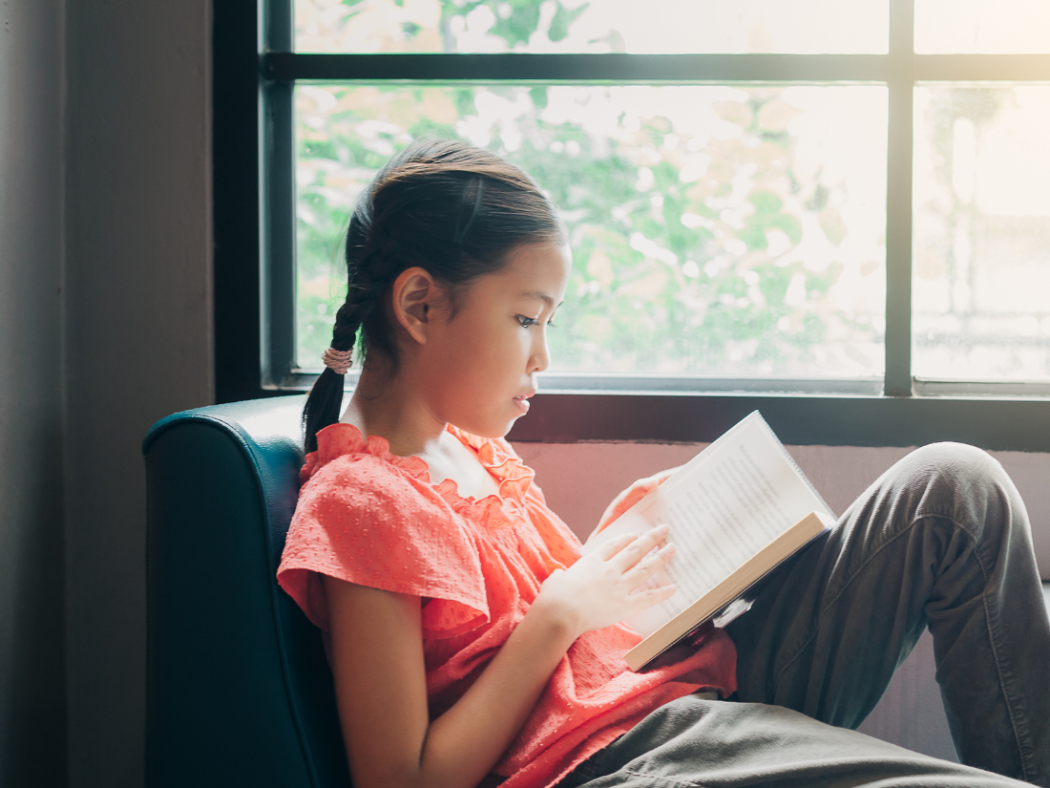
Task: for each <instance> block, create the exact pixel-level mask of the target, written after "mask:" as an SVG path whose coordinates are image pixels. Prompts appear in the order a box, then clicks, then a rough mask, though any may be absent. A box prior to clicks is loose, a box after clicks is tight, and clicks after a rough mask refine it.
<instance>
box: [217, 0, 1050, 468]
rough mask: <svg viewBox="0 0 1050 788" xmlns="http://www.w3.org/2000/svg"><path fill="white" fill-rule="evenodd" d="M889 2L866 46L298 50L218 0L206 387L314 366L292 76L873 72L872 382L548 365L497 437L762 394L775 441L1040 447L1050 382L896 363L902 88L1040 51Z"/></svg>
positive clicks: (228, 395) (901, 272)
mask: <svg viewBox="0 0 1050 788" xmlns="http://www.w3.org/2000/svg"><path fill="white" fill-rule="evenodd" d="M889 2H890V23H889V24H890V28H889V51H888V53H887V54H881V55H870V54H868V55H775V54H731V55H623V54H607V55H587V54H580V55H532V54H421V55H411V54H408V55H404V54H381V55H361V54H356V55H344V54H298V53H295V52H294V51H293V49H294V45H293V44H294V42H293V36H294V30H293V26H292V0H233V1H232V2H229V3H218V4H216V5H215V8H214V17H213V70H214V72H213V80H214V81H213V90H214V92H213V186H214V192H213V193H214V223H215V272H214V273H215V279H214V286H215V351H216V352H215V363H216V384H217V397H218V400H219V401H220V402H226V401H233V400H238V399H248V398H255V397H261V396H272V395H276V394H284V393H291V392H294V391H303V390H305V389H307V388H309V386H310V384H311V383H312V380H313V378H314V377H315V375H313V374H310V373H308V372H304V371H301V370H298V369H296V368H295V340H294V337H295V267H294V258H295V249H294V244H295V213H294V209H295V206H294V148H293V144H294V129H293V123H294V115H293V107H292V100H293V90H294V85H295V83H296V81H311V82H326V81H339V82H351V81H360V82H377V81H388V82H394V83H396V82H405V83H409V82H411V83H421V82H423V83H433V84H448V83H462V82H470V83H471V84H478V83H497V84H498V83H504V84H505V83H507V82H514V83H526V84H528V83H538V84H557V83H562V84H579V83H582V82H592V83H605V84H618V85H620V84H632V83H633V84H727V83H734V82H737V83H739V82H748V83H756V82H757V83H767V84H782V83H792V84H798V83H810V84H828V83H829V82H832V81H833V82H836V83H840V82H847V83H868V84H871V83H876V84H884V85H886V87H887V91H888V116H889V125H888V148H887V213H886V271H887V274H886V275H887V282H886V284H887V287H886V291H887V292H886V347H885V353H886V364H885V379H884V381H881V382H880V383H881V385H879V384H874V383H870V382H866V381H784V380H730V379H715V378H711V379H705V378H702V377H691V378H657V377H655V376H638V377H619V378H615V379H609V380H605V381H604V382H601V384H600V385H599V382H600V381H602V376H583V375H570V374H561V375H558V374H554V373H550V374H548V375H545V376H544V377H545V379H544V381H543V383H544V385H545V387H546V388H547V391H546V392H542V393H541V394H539V395H537V397H536V398H535V399H534V401H533V408H532V409H531V412H530V415H529V418H527V419H521V420H519V422H518V424H517V425H516V426H515V428H514V430H513V431H512V432H511V434H510V436H509V437H510V439H511V440H526V441H546V442H562V441H581V440H612V441H619V440H631V441H660V442H665V441H672V442H673V441H687V442H706V441H710V440H713V439H715V438H716V437H718V435H720V434H721V433H722V432H723V431H724V430H725V429H727V428H728V427H730V426H732V424H733V423H735V422H736V421H737V420H739V419H740V418H742V417H743V416H745V415H746V414H747V413H749V412H750V411H751V410H755V409H761V410H762V412H763V415H764V416H765V417H766V419H767V420H768V421H769V423H770V424H771V425H772V426H773V428H774V429H775V430H776V431H777V432H778V434H779V435H780V436H781V438H782V439H783V440H784V442H785V443H789V444H828V445H849V446H911V445H919V444H923V443H928V442H931V441H936V440H958V441H963V442H967V443H973V444H976V445H979V446H982V447H984V448H988V449H999V450H1020V451H1050V384H1035V383H1032V384H1026V383H1002V384H978V383H969V382H956V383H953V382H939V381H921V380H916V379H915V378H914V377H913V375H912V372H911V307H912V304H911V275H912V262H911V257H912V178H913V176H912V144H913V142H912V135H913V125H914V123H913V107H914V98H913V96H914V91H913V88H914V86H915V85H916V84H917V83H920V82H921V83H929V82H999V81H1010V82H1050V55H919V54H915V53H914V47H913V40H914V31H913V20H914V3H913V0H889ZM832 76H833V77H834V79H832ZM246 293H247V294H252V293H255V294H257V297H256V298H252V297H251V296H250V295H249V296H248V297H245V294H246ZM252 351H255V352H252ZM352 382H353V380H352V376H351V379H350V380H349V381H348V383H350V384H351V385H352ZM880 389H881V390H880Z"/></svg>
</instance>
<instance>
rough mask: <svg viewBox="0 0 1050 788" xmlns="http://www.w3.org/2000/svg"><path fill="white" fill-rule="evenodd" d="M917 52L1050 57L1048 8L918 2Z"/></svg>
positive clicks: (1042, 1)
mask: <svg viewBox="0 0 1050 788" xmlns="http://www.w3.org/2000/svg"><path fill="white" fill-rule="evenodd" d="M915 51H916V52H919V53H922V54H1019V55H1030V54H1036V53H1047V52H1050V3H1048V2H1047V1H1046V0H915Z"/></svg>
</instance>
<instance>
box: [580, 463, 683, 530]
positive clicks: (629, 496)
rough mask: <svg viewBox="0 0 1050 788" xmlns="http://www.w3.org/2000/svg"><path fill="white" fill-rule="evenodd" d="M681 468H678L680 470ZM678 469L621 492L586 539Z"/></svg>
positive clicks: (647, 479) (639, 480)
mask: <svg viewBox="0 0 1050 788" xmlns="http://www.w3.org/2000/svg"><path fill="white" fill-rule="evenodd" d="M680 467H682V466H678V468H680ZM678 468H668V469H667V470H666V471H660V472H659V473H654V474H653V475H652V476H646V477H645V478H644V479H638V481H636V482H635V483H634V484H632V485H631V486H630V487H628V488H627V489H626V490H623V491H622V492H621V493H620V494H619V495H617V496H616V497H615V498H613V499H612V503H610V504H609V505H608V506H607V507H606V509H605V512H604V513H603V514H602V516H601V518H600V519H599V520H598V527H597V528H595V529H594V532H593V533H592V534H591V535H590V536H589V537H587V539H588V540H590V539H591V538H592V537H593V536H594V534H597V533H600V532H601V531H603V530H604V529H605V528H606V527H608V526H609V525H610V524H611V523H612V522H614V521H615V520H616V519H617V518H618V517H619V516H620V515H621V514H623V513H624V512H626V511H627V510H628V509H630V508H631V507H632V506H634V505H635V504H636V503H638V502H639V501H640V500H642V498H644V497H645V496H647V495H648V494H649V493H651V492H652V491H653V490H655V489H656V488H657V487H659V486H660V485H661V484H663V483H664V482H665V481H667V480H668V479H669V478H670V477H671V474H673V473H674V472H675V471H677V470H678Z"/></svg>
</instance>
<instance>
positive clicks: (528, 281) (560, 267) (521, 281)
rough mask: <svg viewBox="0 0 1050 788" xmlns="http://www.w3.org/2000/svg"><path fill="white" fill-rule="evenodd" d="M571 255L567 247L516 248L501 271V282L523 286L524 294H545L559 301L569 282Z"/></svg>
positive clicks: (548, 245)
mask: <svg viewBox="0 0 1050 788" xmlns="http://www.w3.org/2000/svg"><path fill="white" fill-rule="evenodd" d="M571 267H572V253H571V252H570V251H569V247H568V245H567V244H565V245H559V244H556V243H541V244H524V245H522V246H519V247H517V248H515V249H514V250H513V251H512V252H511V253H510V254H509V255H508V256H507V263H506V265H504V266H503V268H502V269H500V274H502V276H503V278H504V280H505V281H506V282H507V283H508V284H510V283H512V282H513V283H514V284H516V285H518V286H520V287H523V290H522V292H524V293H537V292H540V293H544V294H546V295H548V296H550V297H551V298H554V299H555V303H558V302H560V301H561V299H562V298H563V297H564V295H565V288H566V287H567V285H568V282H569V271H570V269H571Z"/></svg>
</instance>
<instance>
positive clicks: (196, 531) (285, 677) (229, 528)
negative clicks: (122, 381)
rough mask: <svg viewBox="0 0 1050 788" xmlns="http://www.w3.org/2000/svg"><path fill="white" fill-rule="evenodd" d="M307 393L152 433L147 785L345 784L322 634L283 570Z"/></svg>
mask: <svg viewBox="0 0 1050 788" xmlns="http://www.w3.org/2000/svg"><path fill="white" fill-rule="evenodd" d="M303 400H304V398H303V397H302V396H293V397H280V398H276V399H263V400H255V401H250V402H238V403H232V404H228V405H216V406H213V407H208V408H200V409H198V410H191V411H186V412H184V413H177V414H175V415H173V416H169V417H168V418H166V419H163V420H162V421H159V422H158V423H157V424H155V425H154V426H153V428H152V429H151V430H150V432H149V434H148V435H147V436H146V439H145V442H144V445H143V453H144V454H145V458H146V479H147V495H148V519H147V523H148V524H147V529H148V530H147V550H148V557H147V584H148V590H147V605H148V624H147V638H148V640H147V713H146V785H147V786H148V788H161V786H163V787H164V788H186V787H187V786H194V788H208V787H210V786H216V788H218V786H222V787H223V788H230V787H231V786H251V788H267V787H269V786H275V787H276V786H280V788H334V787H335V786H339V788H348V786H349V785H350V780H349V776H348V773H347V766H346V757H345V754H344V750H343V744H342V740H341V738H340V731H339V721H338V717H337V714H336V709H335V702H334V692H333V689H332V677H331V673H330V671H329V668H328V664H327V662H326V660H325V656H324V650H323V647H322V644H321V638H320V634H319V632H318V630H317V629H316V628H315V627H314V626H313V625H311V624H310V623H309V622H308V621H307V619H306V617H305V616H304V615H303V614H302V613H301V612H300V610H299V608H298V607H296V605H295V603H294V602H292V600H291V599H290V598H289V597H288V596H287V595H285V594H284V593H283V592H282V591H280V589H279V588H278V587H277V584H276V582H275V580H274V573H275V572H276V569H277V564H278V561H279V559H280V555H281V550H282V548H283V546H284V538H285V534H286V532H287V529H288V522H289V520H290V519H291V516H292V512H293V510H294V509H295V502H296V497H297V494H298V489H299V483H298V476H299V468H300V466H301V464H302V448H301V439H300V429H299V415H300V413H301V411H302V406H303Z"/></svg>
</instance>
